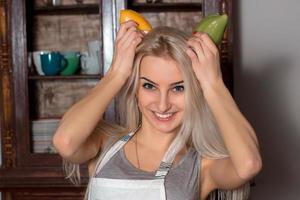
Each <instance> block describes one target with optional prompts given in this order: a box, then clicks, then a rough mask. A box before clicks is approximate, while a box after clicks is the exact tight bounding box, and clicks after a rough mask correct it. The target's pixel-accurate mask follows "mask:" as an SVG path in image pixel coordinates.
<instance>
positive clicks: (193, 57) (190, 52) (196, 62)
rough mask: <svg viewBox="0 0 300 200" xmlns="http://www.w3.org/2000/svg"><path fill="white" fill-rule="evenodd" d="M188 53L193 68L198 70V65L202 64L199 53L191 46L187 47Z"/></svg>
mask: <svg viewBox="0 0 300 200" xmlns="http://www.w3.org/2000/svg"><path fill="white" fill-rule="evenodd" d="M186 54H187V55H188V56H189V57H190V59H191V61H192V67H193V69H194V71H195V70H196V66H200V61H199V59H198V56H197V54H196V53H195V51H194V50H192V49H191V48H187V50H186Z"/></svg>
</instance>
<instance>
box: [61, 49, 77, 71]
mask: <svg viewBox="0 0 300 200" xmlns="http://www.w3.org/2000/svg"><path fill="white" fill-rule="evenodd" d="M62 55H63V56H64V58H65V59H66V60H67V61H68V64H67V66H66V67H65V68H64V69H63V70H62V71H61V72H60V73H59V74H60V75H62V76H70V75H73V74H75V73H76V72H77V71H78V69H79V62H80V52H78V51H65V52H63V53H62Z"/></svg>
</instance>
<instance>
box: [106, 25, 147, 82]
mask: <svg viewBox="0 0 300 200" xmlns="http://www.w3.org/2000/svg"><path fill="white" fill-rule="evenodd" d="M137 26H138V24H137V23H135V22H134V21H127V22H124V23H122V24H121V25H120V29H119V31H118V33H117V37H116V40H115V46H114V57H113V61H112V65H111V69H110V70H111V72H112V73H115V74H117V75H120V76H121V77H122V78H125V79H127V78H128V77H129V76H130V75H131V72H132V65H133V59H134V56H135V49H136V47H137V45H138V44H140V42H141V41H142V38H143V36H144V33H142V32H141V31H139V30H138V29H137Z"/></svg>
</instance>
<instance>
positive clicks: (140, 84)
mask: <svg viewBox="0 0 300 200" xmlns="http://www.w3.org/2000/svg"><path fill="white" fill-rule="evenodd" d="M136 27H137V24H135V23H134V22H132V21H129V22H125V23H123V24H122V25H121V26H120V30H119V31H118V34H117V37H116V42H115V51H114V58H113V62H112V64H111V67H110V69H109V71H108V73H107V74H106V75H105V76H104V77H103V79H102V80H101V81H100V82H99V83H98V84H97V86H95V88H93V89H92V90H91V91H90V92H89V94H88V95H87V96H86V97H84V98H83V99H81V100H80V101H79V102H78V103H76V104H75V105H74V106H72V107H71V108H70V109H69V110H68V111H67V112H66V113H65V115H64V116H63V118H62V120H61V123H60V126H59V128H58V129H57V131H56V133H55V136H54V139H53V142H54V145H55V147H56V149H57V150H58V152H59V154H60V155H61V156H62V157H63V158H64V160H66V162H65V169H66V171H67V173H68V177H69V178H71V180H73V181H74V182H76V181H78V178H79V176H80V174H78V164H81V163H86V162H88V163H89V173H90V182H89V185H88V188H87V193H86V198H87V199H90V200H92V199H100V200H102V199H103V200H117V199H118V200H119V199H122V200H129V199H130V200H140V199H143V200H153V199H155V200H194V199H201V200H203V199H207V198H210V199H214V198H216V197H217V198H218V199H228V200H229V199H238V200H239V199H247V197H248V195H249V184H247V183H248V182H249V180H250V179H251V178H252V177H254V176H255V175H256V174H257V173H258V172H259V171H260V169H261V166H262V161H261V157H260V153H259V147H258V146H259V145H258V142H257V138H256V134H255V132H254V130H253V128H252V127H251V125H250V124H249V122H248V121H247V120H246V119H245V117H244V116H243V115H242V114H241V112H240V111H239V109H238V107H237V106H236V104H235V102H234V100H233V98H232V96H231V95H230V93H229V91H228V90H227V88H226V87H225V85H224V83H223V80H222V76H221V71H220V64H219V53H218V49H217V47H216V46H215V45H214V43H213V42H212V41H211V39H210V38H209V37H208V35H206V34H202V33H197V34H195V35H193V36H191V37H188V36H187V35H185V34H184V33H182V32H181V31H179V30H177V29H174V28H169V27H157V28H155V29H153V30H152V31H151V32H150V33H148V34H146V35H144V34H143V33H141V32H139V31H138V30H137V28H136ZM117 95H119V103H120V104H119V114H120V125H116V124H108V123H106V122H104V121H103V120H102V117H103V113H104V112H105V110H106V108H107V106H108V105H109V103H110V102H111V101H112V99H113V98H114V97H116V96H117ZM216 189H218V190H216ZM216 191H218V192H216ZM216 195H217V196H216Z"/></svg>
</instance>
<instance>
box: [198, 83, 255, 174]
mask: <svg viewBox="0 0 300 200" xmlns="http://www.w3.org/2000/svg"><path fill="white" fill-rule="evenodd" d="M203 91H204V96H205V99H206V100H207V102H208V105H209V108H210V110H211V111H212V113H213V115H214V117H215V119H216V122H217V124H218V127H219V130H220V132H221V135H222V137H223V140H224V142H225V145H226V148H227V150H228V152H229V155H230V158H231V160H232V162H233V165H234V166H235V168H236V170H237V172H238V173H239V174H242V175H241V176H245V174H247V173H248V172H247V170H251V169H250V168H253V167H254V165H256V164H259V165H260V164H261V158H260V154H259V149H258V146H259V145H258V141H257V137H256V134H255V131H254V130H253V128H252V127H251V125H250V124H249V122H248V121H247V120H246V119H245V117H244V116H243V115H242V113H241V112H240V111H239V109H238V107H237V105H236V103H235V102H234V100H233V98H232V96H231V95H230V92H229V91H228V89H227V88H226V87H225V85H224V83H223V82H220V83H219V84H217V85H215V86H213V87H207V88H205V89H203ZM249 173H251V172H249Z"/></svg>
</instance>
